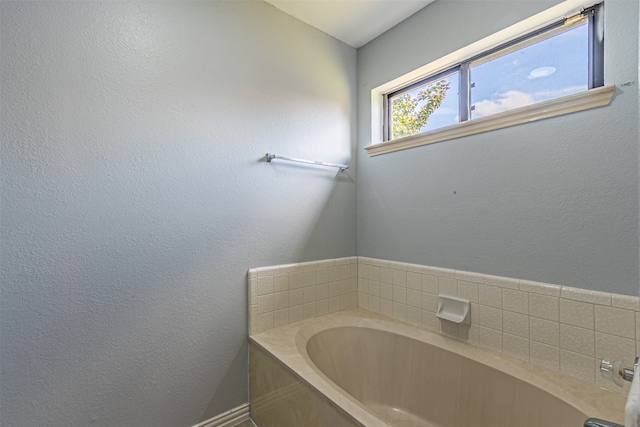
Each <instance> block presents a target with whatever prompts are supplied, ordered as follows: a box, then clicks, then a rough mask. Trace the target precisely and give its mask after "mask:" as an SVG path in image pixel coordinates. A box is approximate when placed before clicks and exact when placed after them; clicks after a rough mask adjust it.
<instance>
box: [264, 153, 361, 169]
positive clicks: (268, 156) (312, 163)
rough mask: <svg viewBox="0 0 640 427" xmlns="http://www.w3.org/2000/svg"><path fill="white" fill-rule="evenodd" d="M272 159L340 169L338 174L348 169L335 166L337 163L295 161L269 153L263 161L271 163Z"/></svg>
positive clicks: (347, 167)
mask: <svg viewBox="0 0 640 427" xmlns="http://www.w3.org/2000/svg"><path fill="white" fill-rule="evenodd" d="M273 159H279V160H287V161H289V162H298V163H307V164H310V165H317V166H330V167H332V168H338V169H340V172H344V171H345V170H347V169H349V165H340V164H337V163H325V162H317V161H315V160H304V159H295V158H293V157H283V156H276V155H275V154H271V153H267V154H266V156H265V160H266V161H267V162H269V163H271V160H273Z"/></svg>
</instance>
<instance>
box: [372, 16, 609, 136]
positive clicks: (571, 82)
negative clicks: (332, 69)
mask: <svg viewBox="0 0 640 427" xmlns="http://www.w3.org/2000/svg"><path fill="white" fill-rule="evenodd" d="M601 14H602V4H600V5H596V6H592V7H589V8H587V9H585V10H583V11H582V12H581V13H579V14H577V15H574V16H571V17H569V18H563V19H561V20H558V21H557V22H555V23H553V24H551V25H547V26H545V27H544V28H542V29H538V30H536V31H533V32H531V33H529V34H526V35H525V36H521V37H517V38H515V39H514V40H510V41H509V42H508V43H505V44H502V45H499V46H497V47H495V48H492V49H490V50H488V51H484V52H482V53H480V54H477V55H472V56H470V57H469V58H468V59H465V60H464V61H461V62H458V63H455V64H453V65H450V66H448V67H447V68H446V69H444V70H443V71H438V72H437V73H435V74H432V75H428V76H427V77H426V78H422V79H420V80H418V81H417V82H415V83H412V84H409V85H405V86H402V87H400V88H399V89H394V90H392V91H389V92H387V93H383V94H382V95H383V105H384V109H385V114H384V124H383V126H384V129H383V140H384V141H393V140H395V139H399V138H403V137H408V136H412V135H413V136H415V135H417V134H422V133H425V132H429V131H433V130H436V129H440V128H446V127H448V126H451V125H454V126H455V125H456V124H461V123H464V122H473V121H474V120H477V119H481V118H485V117H490V116H492V115H495V114H497V113H501V112H505V111H510V110H516V109H518V108H520V107H525V106H530V105H534V104H537V103H540V102H544V101H550V100H553V99H558V98H562V97H565V96H567V95H572V94H578V93H582V92H585V91H589V90H590V89H594V88H598V87H602V86H603V85H604V77H603V75H604V71H603V69H604V60H603V58H604V54H603V46H604V43H603V28H602V19H601ZM590 108H593V107H590ZM559 114H563V113H559ZM502 127H504V126H502ZM433 142H436V141H433Z"/></svg>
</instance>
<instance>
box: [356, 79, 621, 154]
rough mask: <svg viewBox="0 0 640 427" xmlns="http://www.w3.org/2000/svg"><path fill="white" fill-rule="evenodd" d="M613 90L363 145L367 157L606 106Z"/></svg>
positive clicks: (573, 96) (571, 97) (574, 96)
mask: <svg viewBox="0 0 640 427" xmlns="http://www.w3.org/2000/svg"><path fill="white" fill-rule="evenodd" d="M615 91H616V87H615V86H614V85H608V86H603V87H599V88H595V89H591V90H588V91H585V92H580V93H576V94H573V95H568V96H563V97H561V98H556V99H551V100H549V101H543V102H538V103H536V104H531V105H527V106H525V107H520V108H516V109H513V110H509V111H504V112H502V113H497V114H493V115H491V116H487V117H482V118H479V119H475V120H470V121H468V122H462V123H458V124H455V125H451V126H447V127H444V128H440V129H435V130H432V131H429V132H425V133H421V134H417V135H412V136H406V137H404V138H398V139H394V140H393V141H385V142H381V143H378V144H372V145H369V146H368V147H365V150H367V152H368V153H369V155H370V156H377V155H380V154H386V153H392V152H394V151H400V150H406V149H408V148H414V147H420V146H422V145H428V144H433V143H435V142H442V141H446V140H449V139H455V138H461V137H463V136H469V135H475V134H477V133H482V132H489V131H492V130H496V129H502V128H506V127H509V126H515V125H519V124H522V123H529V122H534V121H537V120H542V119H547V118H550V117H556V116H561V115H563V114H569V113H575V112H577V111H583V110H589V109H591V108H597V107H603V106H605V105H609V103H610V102H611V99H612V98H613V94H614V93H615Z"/></svg>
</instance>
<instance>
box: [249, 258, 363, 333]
mask: <svg viewBox="0 0 640 427" xmlns="http://www.w3.org/2000/svg"><path fill="white" fill-rule="evenodd" d="M247 282H248V291H249V319H248V321H249V334H255V333H259V332H264V331H266V330H269V329H272V328H277V327H279V326H284V325H288V324H290V323H295V322H299V321H301V320H306V319H310V318H313V317H317V316H322V315H325V314H328V313H333V312H336V311H340V310H345V309H347V308H352V307H357V305H358V300H357V285H358V257H356V256H353V257H345V258H336V259H326V260H321V261H311V262H303V263H297V264H285V265H276V266H270V267H260V268H252V269H250V270H249V271H248V273H247Z"/></svg>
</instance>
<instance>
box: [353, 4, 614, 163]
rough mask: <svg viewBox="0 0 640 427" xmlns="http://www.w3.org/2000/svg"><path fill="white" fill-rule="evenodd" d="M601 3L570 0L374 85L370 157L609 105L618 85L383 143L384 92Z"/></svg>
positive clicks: (442, 69)
mask: <svg viewBox="0 0 640 427" xmlns="http://www.w3.org/2000/svg"><path fill="white" fill-rule="evenodd" d="M600 1H601V0H566V1H564V2H562V3H560V4H558V5H556V6H554V7H552V8H549V9H547V10H545V11H543V12H541V13H538V14H537V15H534V16H532V17H530V18H527V19H525V20H524V21H521V22H518V23H517V24H515V25H512V26H510V27H508V28H505V29H504V30H502V31H499V32H497V33H495V34H492V35H490V36H488V37H485V38H484V39H482V40H479V41H477V42H475V43H472V44H470V45H469V46H466V47H464V48H462V49H459V50H457V51H455V52H452V53H450V54H449V55H446V56H444V57H442V58H440V59H437V60H435V61H433V62H431V63H429V64H427V65H424V66H422V67H420V68H418V69H416V70H414V71H411V72H409V73H407V74H405V75H403V76H400V77H398V78H396V79H394V80H392V81H390V82H388V83H385V84H383V85H381V86H378V87H376V88H375V89H373V90H372V91H371V145H369V146H367V147H365V150H367V152H368V153H369V155H371V156H375V155H378V154H384V153H391V152H393V151H398V150H405V149H407V148H412V147H418V146H421V145H426V144H432V143H434V142H441V141H445V140H448V139H453V138H460V137H462V136H469V135H474V134H477V133H482V132H488V131H490V130H495V129H501V128H504V127H508V126H514V125H517V124H521V123H527V122H532V121H535V120H540V119H545V118H550V117H555V116H559V115H562V114H568V113H573V112H577V111H582V110H586V109H590V108H596V107H601V106H604V105H608V104H609V103H610V102H611V99H612V97H613V94H614V93H615V86H613V85H610V86H604V87H600V88H595V89H591V90H588V91H585V92H580V93H577V94H573V95H569V96H564V97H561V98H556V99H552V100H548V101H543V102H539V103H536V104H532V105H528V106H525V107H521V108H517V109H513V110H510V111H505V112H502V113H498V114H493V115H491V116H486V117H482V118H480V119H474V120H469V121H466V122H461V123H457V124H454V125H451V126H447V127H444V128H439V129H434V130H432V131H428V132H424V133H421V134H417V135H412V136H407V137H403V138H397V139H394V140H391V141H384V138H383V123H384V113H385V111H384V108H385V106H384V94H386V93H390V92H393V91H396V90H398V89H400V88H402V87H406V86H408V85H410V84H412V83H415V82H417V81H420V80H422V79H424V78H425V77H426V76H429V75H434V74H437V73H438V72H440V71H444V70H446V69H449V68H451V67H453V66H454V65H456V64H458V63H461V62H464V61H466V60H468V59H470V58H472V57H473V56H476V55H477V54H478V53H481V52H484V51H488V50H490V49H492V48H495V47H497V46H499V45H502V44H504V43H508V42H509V41H512V40H515V39H517V38H519V37H522V36H523V35H526V34H528V33H530V32H532V31H535V30H537V29H540V28H544V27H545V26H547V25H549V24H550V23H552V22H555V21H557V20H558V19H561V18H563V17H564V18H566V17H570V16H573V15H575V14H576V13H578V12H580V11H581V10H582V9H584V8H587V7H590V6H593V5H595V4H597V3H599V2H600Z"/></svg>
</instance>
